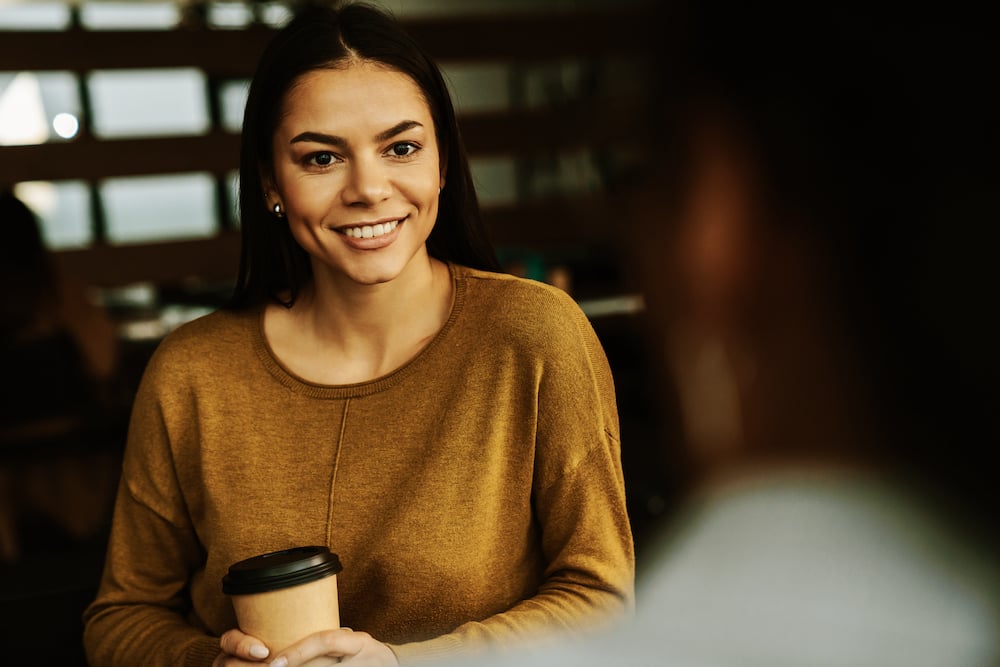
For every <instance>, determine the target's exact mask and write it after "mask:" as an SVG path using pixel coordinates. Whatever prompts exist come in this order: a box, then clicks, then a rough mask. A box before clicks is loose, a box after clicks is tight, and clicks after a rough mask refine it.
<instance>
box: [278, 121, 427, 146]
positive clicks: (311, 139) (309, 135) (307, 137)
mask: <svg viewBox="0 0 1000 667" xmlns="http://www.w3.org/2000/svg"><path fill="white" fill-rule="evenodd" d="M423 126H424V125H423V123H420V122H418V121H415V120H403V121H400V122H398V123H396V124H395V125H393V126H392V127H390V128H389V129H388V130H383V131H382V132H379V133H378V134H376V135H375V141H376V142H378V143H381V142H383V141H386V140H388V139H391V138H392V137H394V136H396V135H397V134H402V133H403V132H406V131H407V130H412V129H413V128H415V127H423ZM288 143H290V144H297V143H316V144H326V145H328V146H336V147H338V148H343V147H345V146H347V141H346V140H345V139H344V138H343V137H338V136H337V135H335V134H325V133H323V132H302V133H301V134H297V135H295V136H294V137H292V140H291V141H289V142H288Z"/></svg>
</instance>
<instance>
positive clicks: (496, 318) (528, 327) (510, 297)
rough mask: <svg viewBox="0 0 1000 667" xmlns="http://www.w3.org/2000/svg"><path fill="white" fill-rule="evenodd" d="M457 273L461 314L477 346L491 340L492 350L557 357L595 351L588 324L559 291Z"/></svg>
mask: <svg viewBox="0 0 1000 667" xmlns="http://www.w3.org/2000/svg"><path fill="white" fill-rule="evenodd" d="M463 272H464V274H465V275H464V280H465V283H466V284H465V287H464V289H463V301H464V304H463V305H462V310H463V313H464V314H465V321H466V322H467V323H469V324H470V326H471V327H472V330H473V331H474V335H475V336H476V338H477V339H478V340H482V339H483V338H485V337H491V338H493V339H495V340H494V342H495V343H497V344H500V343H502V342H506V343H508V344H516V345H519V346H524V347H525V348H528V349H535V350H538V351H539V352H540V353H541V350H559V352H558V354H560V355H564V354H568V353H569V351H570V350H582V349H587V348H593V347H595V345H596V343H595V340H596V336H595V334H594V331H593V328H592V326H591V324H590V320H589V319H588V318H587V316H586V315H585V314H584V312H583V310H582V309H581V308H580V306H579V305H578V304H577V303H576V301H574V300H573V298H572V297H571V296H570V295H569V294H567V293H566V292H565V291H564V290H561V289H559V288H558V287H554V286H552V285H548V284H546V283H541V282H538V281H535V280H530V279H527V278H521V277H518V276H513V275H510V274H503V273H492V272H488V271H480V270H475V269H463ZM461 279H462V277H460V280H461Z"/></svg>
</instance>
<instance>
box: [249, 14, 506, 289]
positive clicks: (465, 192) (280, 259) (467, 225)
mask: <svg viewBox="0 0 1000 667" xmlns="http://www.w3.org/2000/svg"><path fill="white" fill-rule="evenodd" d="M356 64H367V65H375V66H376V67H384V68H386V69H388V70H390V71H394V72H399V73H401V74H403V75H405V76H407V77H409V79H411V80H412V81H413V83H414V84H416V86H417V88H418V89H419V90H420V93H421V95H422V96H423V99H424V102H426V104H427V107H428V110H429V112H430V116H431V119H432V121H433V126H434V127H433V132H434V134H435V139H436V143H437V147H438V152H439V155H438V161H439V164H440V169H441V181H442V183H443V187H442V190H441V193H440V195H439V202H438V214H437V220H436V223H435V225H434V228H433V230H432V231H431V233H430V236H429V238H428V239H427V250H428V252H429V254H430V255H432V256H433V257H436V258H438V259H442V260H450V261H456V262H459V263H461V264H465V265H468V266H473V267H476V268H484V269H496V268H497V263H496V258H495V255H494V253H493V249H492V246H491V245H490V243H489V241H488V239H487V234H486V231H485V227H484V225H483V222H482V219H481V215H480V211H479V205H478V201H477V199H476V193H475V188H474V185H473V181H472V177H471V173H470V171H469V165H468V159H467V156H466V153H465V147H464V144H463V142H462V138H461V135H460V133H459V127H458V122H457V119H456V115H455V111H454V108H453V105H452V101H451V97H450V95H449V93H448V88H447V86H446V84H445V82H444V79H443V77H442V75H441V72H440V70H439V68H438V66H437V65H436V64H435V63H434V62H433V61H432V59H431V58H430V56H429V55H428V53H427V52H426V51H425V50H424V48H423V47H422V46H420V45H419V44H418V43H417V42H415V41H414V40H413V39H412V37H410V35H409V34H407V33H406V32H405V30H404V29H403V28H402V26H401V25H400V24H399V23H398V22H397V21H396V20H394V19H393V18H391V17H390V16H388V15H387V14H385V13H384V12H382V11H381V10H379V9H376V8H373V7H371V6H367V5H364V4H346V5H343V6H342V7H339V8H333V7H318V6H313V7H306V8H305V9H303V10H301V11H300V12H299V13H298V14H297V15H296V16H295V18H294V19H293V20H292V21H291V22H290V23H289V25H287V26H286V27H285V28H284V29H282V30H281V31H280V32H279V34H278V35H276V36H275V38H274V39H273V40H272V42H271V43H270V44H269V46H268V47H267V49H266V50H265V52H264V54H263V55H262V57H261V60H260V62H259V64H258V67H257V71H256V74H255V76H254V79H253V81H252V83H251V85H250V91H249V95H248V99H247V104H246V111H245V114H244V120H243V138H242V149H241V159H240V217H241V228H242V238H243V251H242V259H241V266H240V275H239V278H238V283H237V289H236V295H235V298H234V302H235V304H236V305H238V306H241V305H249V304H252V303H258V302H260V301H263V300H266V299H271V298H278V295H279V294H281V293H287V294H288V295H289V296H288V297H286V298H287V299H288V301H289V302H292V301H294V300H295V298H296V296H297V295H298V293H299V290H300V289H301V288H302V286H303V285H304V284H305V283H306V282H307V281H308V280H309V279H310V278H311V272H312V269H311V265H310V260H309V256H308V254H307V253H306V252H305V251H304V250H303V248H302V247H301V246H300V245H299V244H298V243H297V242H296V240H295V238H294V237H293V235H292V233H291V232H290V230H289V226H288V224H287V223H286V221H285V220H284V219H282V217H281V214H276V213H275V209H274V205H275V203H276V202H275V200H274V199H273V198H271V197H270V196H269V193H268V191H267V190H268V188H267V184H268V182H269V181H272V180H273V176H274V174H273V167H274V162H273V161H274V155H273V144H272V142H273V138H274V135H275V132H276V130H277V129H278V127H279V125H280V123H281V120H282V117H283V115H284V114H285V113H286V112H287V109H286V104H287V103H288V101H289V98H290V93H291V92H293V91H294V90H295V89H296V86H297V85H298V84H299V82H301V81H303V77H305V76H307V75H309V74H310V73H312V72H317V71H322V70H343V69H346V68H348V67H351V66H352V65H356Z"/></svg>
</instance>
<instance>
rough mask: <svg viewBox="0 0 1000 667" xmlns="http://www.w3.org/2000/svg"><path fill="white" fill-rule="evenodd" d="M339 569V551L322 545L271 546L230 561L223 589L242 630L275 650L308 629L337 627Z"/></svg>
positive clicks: (292, 641)
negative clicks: (271, 549)
mask: <svg viewBox="0 0 1000 667" xmlns="http://www.w3.org/2000/svg"><path fill="white" fill-rule="evenodd" d="M342 569H343V568H342V567H341V564H340V559H339V558H338V557H337V554H335V553H331V552H330V550H329V549H327V548H326V547H317V546H312V547H296V548H293V549H285V550H283V551H274V552H271V553H266V554H261V555H259V556H254V557H253V558H248V559H246V560H242V561H240V562H238V563H234V564H233V565H231V566H230V567H229V573H228V574H226V576H224V577H223V578H222V592H223V593H225V594H226V595H229V596H230V597H231V599H232V602H233V609H234V610H235V612H236V620H237V623H238V624H239V627H240V630H242V631H243V632H245V633H247V634H248V635H251V636H253V637H256V638H257V639H259V640H261V641H262V642H264V644H265V645H266V646H267V648H268V649H269V650H270V652H271V653H270V655H271V656H275V655H277V654H278V653H280V652H281V651H283V650H285V649H286V648H288V647H289V646H291V645H292V644H294V643H295V642H297V641H299V640H300V639H302V638H304V637H306V636H307V635H311V634H313V633H315V632H319V631H321V630H331V629H335V628H339V627H340V609H339V606H338V602H337V574H338V573H339V572H340V571H341V570H342ZM327 662H328V663H329V664H333V663H334V662H336V661H335V660H330V661H327ZM309 664H310V666H312V665H317V667H318V665H319V664H324V662H317V661H310V663H309Z"/></svg>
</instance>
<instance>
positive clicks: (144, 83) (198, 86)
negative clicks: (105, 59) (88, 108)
mask: <svg viewBox="0 0 1000 667" xmlns="http://www.w3.org/2000/svg"><path fill="white" fill-rule="evenodd" d="M88 83H89V85H90V93H91V98H92V100H93V106H94V133H95V134H96V135H98V136H99V137H102V138H113V137H125V136H133V137H134V136H156V135H161V136H162V135H171V134H202V133H204V132H206V131H207V130H208V128H209V124H210V121H209V116H208V103H207V100H206V99H205V98H206V90H207V89H206V82H205V74H204V73H203V72H201V71H200V70H197V69H193V68H177V69H152V70H101V71H97V72H94V73H93V74H91V75H90V77H89V79H88Z"/></svg>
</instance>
